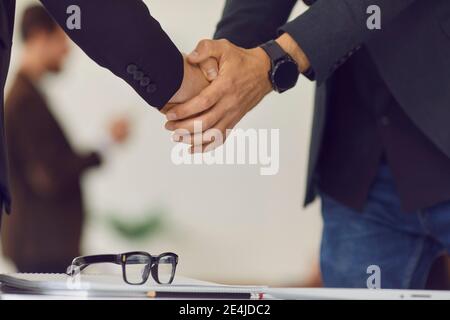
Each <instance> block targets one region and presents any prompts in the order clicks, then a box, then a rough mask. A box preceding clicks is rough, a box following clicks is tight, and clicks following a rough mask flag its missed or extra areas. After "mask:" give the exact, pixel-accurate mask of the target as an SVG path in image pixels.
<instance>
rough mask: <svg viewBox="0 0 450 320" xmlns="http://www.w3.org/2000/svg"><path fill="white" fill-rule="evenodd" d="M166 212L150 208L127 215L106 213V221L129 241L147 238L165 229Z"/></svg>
mask: <svg viewBox="0 0 450 320" xmlns="http://www.w3.org/2000/svg"><path fill="white" fill-rule="evenodd" d="M166 217H167V212H166V211H165V210H163V209H152V210H149V211H147V212H145V213H143V214H142V215H137V216H129V215H125V214H123V213H117V212H115V213H113V212H111V213H110V214H108V215H106V218H105V219H106V223H107V225H108V227H110V228H111V229H112V230H113V231H114V232H115V233H117V234H118V235H119V236H120V237H122V238H124V239H126V240H129V241H142V240H148V239H149V238H151V237H154V236H155V235H157V234H159V233H162V232H163V231H164V230H165V229H166Z"/></svg>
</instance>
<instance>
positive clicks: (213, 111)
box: [161, 40, 272, 153]
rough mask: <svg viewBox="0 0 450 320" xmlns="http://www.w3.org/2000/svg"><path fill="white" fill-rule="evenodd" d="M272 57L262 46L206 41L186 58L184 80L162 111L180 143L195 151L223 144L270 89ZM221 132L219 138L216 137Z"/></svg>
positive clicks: (207, 149) (202, 150)
mask: <svg viewBox="0 0 450 320" xmlns="http://www.w3.org/2000/svg"><path fill="white" fill-rule="evenodd" d="M269 70H270V60H269V57H268V56H267V54H266V53H265V52H264V51H263V49H261V48H255V49H248V50H247V49H243V48H240V47H237V46H235V45H233V44H231V43H230V42H229V41H227V40H215V41H214V40H203V41H201V42H200V43H199V44H198V45H197V48H196V49H195V50H194V51H193V52H192V53H191V54H190V55H188V56H187V57H185V76H184V80H183V84H182V86H181V88H180V90H179V91H178V92H177V94H176V95H175V96H174V97H173V98H172V100H171V101H170V103H169V104H168V105H167V106H165V107H164V108H163V109H162V110H161V112H162V113H164V114H165V115H166V118H167V120H168V121H167V123H166V125H165V127H166V129H168V130H170V131H174V136H173V139H174V141H176V142H182V143H187V144H189V145H191V152H194V153H196V152H208V151H210V150H213V149H215V148H216V147H218V146H219V145H221V144H222V143H223V142H224V141H225V140H226V138H227V135H228V134H229V132H230V130H231V129H233V128H234V126H235V125H236V124H237V123H238V122H239V121H240V120H241V119H242V118H243V117H244V116H245V115H246V114H247V113H248V112H249V111H250V110H251V109H253V108H254V107H255V106H256V105H257V104H258V103H259V102H260V101H261V100H262V99H263V98H264V97H265V96H266V95H267V94H268V93H269V92H271V91H272V86H271V83H270V81H269V77H268V72H269ZM218 135H221V138H220V139H217V137H218Z"/></svg>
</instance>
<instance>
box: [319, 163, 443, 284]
mask: <svg viewBox="0 0 450 320" xmlns="http://www.w3.org/2000/svg"><path fill="white" fill-rule="evenodd" d="M449 196H450V195H449ZM321 197H322V215H323V220H324V228H323V235H322V244H321V254H320V260H321V261H320V264H321V270H322V276H323V281H324V285H325V286H326V287H341V288H365V287H367V280H368V278H369V277H370V276H371V274H373V273H372V272H373V271H372V270H368V267H369V266H372V265H375V266H378V267H379V270H380V273H379V275H380V277H379V279H380V280H381V283H380V284H381V288H396V289H401V288H404V289H423V288H424V287H425V284H426V280H427V277H428V272H429V270H430V267H431V265H432V263H433V262H434V260H435V259H436V258H437V257H438V256H440V255H442V254H445V253H448V252H450V202H445V203H442V204H439V205H436V206H434V207H431V208H429V209H426V210H420V211H418V212H403V211H402V210H401V208H400V199H399V196H398V194H397V192H396V189H395V186H394V180H393V177H392V175H391V172H390V169H389V167H388V166H387V165H384V164H383V165H381V166H380V169H379V172H378V175H377V177H376V179H375V182H374V184H373V186H372V188H371V190H370V193H369V197H368V200H367V204H366V206H365V209H364V211H363V212H362V213H361V212H356V211H355V210H353V209H351V208H348V207H346V206H344V205H342V204H340V203H338V202H337V201H335V200H333V199H332V198H331V197H329V196H327V195H326V194H322V195H321Z"/></svg>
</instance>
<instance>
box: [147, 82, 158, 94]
mask: <svg viewBox="0 0 450 320" xmlns="http://www.w3.org/2000/svg"><path fill="white" fill-rule="evenodd" d="M157 89H158V87H157V86H156V84H154V83H150V84H149V85H148V86H147V92H148V93H155V92H156V90H157Z"/></svg>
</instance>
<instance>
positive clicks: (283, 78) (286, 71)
mask: <svg viewBox="0 0 450 320" xmlns="http://www.w3.org/2000/svg"><path fill="white" fill-rule="evenodd" d="M299 76H300V73H299V71H298V65H297V64H296V63H295V62H294V61H291V60H283V61H280V62H279V63H278V64H277V65H276V66H275V68H274V69H273V74H272V77H273V82H274V83H275V84H276V86H277V87H278V91H279V92H283V91H286V90H288V89H291V88H293V87H294V86H295V85H296V84H297V81H298V78H299Z"/></svg>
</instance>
